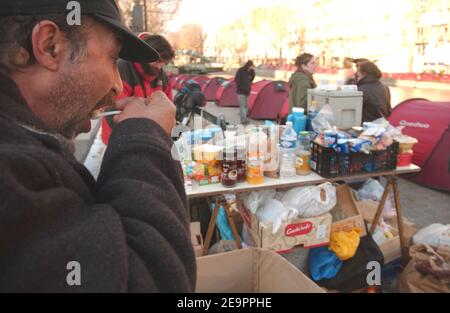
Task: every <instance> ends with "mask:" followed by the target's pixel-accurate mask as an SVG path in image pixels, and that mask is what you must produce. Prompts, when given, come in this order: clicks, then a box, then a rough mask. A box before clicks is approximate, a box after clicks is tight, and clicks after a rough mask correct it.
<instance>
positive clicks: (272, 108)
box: [248, 80, 289, 120]
mask: <svg viewBox="0 0 450 313" xmlns="http://www.w3.org/2000/svg"><path fill="white" fill-rule="evenodd" d="M288 90H289V85H288V83H287V82H284V81H270V80H266V81H262V82H258V83H257V84H255V86H254V87H252V93H253V92H256V95H254V94H252V102H253V103H252V104H251V106H250V105H249V115H248V116H249V117H250V118H252V119H255V120H262V119H270V120H275V119H277V118H278V116H279V114H280V111H281V108H282V106H283V103H284V102H285V100H286V98H287V97H288Z"/></svg>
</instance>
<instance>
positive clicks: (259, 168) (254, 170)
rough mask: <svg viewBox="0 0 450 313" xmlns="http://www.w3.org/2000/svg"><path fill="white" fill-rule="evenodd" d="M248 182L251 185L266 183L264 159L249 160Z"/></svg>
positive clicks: (252, 158)
mask: <svg viewBox="0 0 450 313" xmlns="http://www.w3.org/2000/svg"><path fill="white" fill-rule="evenodd" d="M247 182H248V183H249V184H251V185H260V184H263V183H264V158H261V157H250V158H248V160H247Z"/></svg>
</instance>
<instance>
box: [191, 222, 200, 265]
mask: <svg viewBox="0 0 450 313" xmlns="http://www.w3.org/2000/svg"><path fill="white" fill-rule="evenodd" d="M190 228H191V242H192V245H193V246H194V252H195V256H196V257H200V256H202V250H203V237H202V232H201V230H200V222H191V225H190Z"/></svg>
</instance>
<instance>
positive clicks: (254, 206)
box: [239, 189, 276, 214]
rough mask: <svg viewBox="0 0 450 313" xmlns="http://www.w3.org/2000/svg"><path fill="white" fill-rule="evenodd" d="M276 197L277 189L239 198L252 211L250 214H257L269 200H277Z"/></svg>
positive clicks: (243, 195)
mask: <svg viewBox="0 0 450 313" xmlns="http://www.w3.org/2000/svg"><path fill="white" fill-rule="evenodd" d="M275 195H276V191H275V189H270V190H263V191H254V192H251V193H246V194H241V195H240V196H239V197H240V199H241V200H242V202H243V203H244V205H245V207H246V208H247V209H248V210H250V212H252V213H253V214H256V211H257V210H258V208H259V207H260V206H262V205H263V204H264V203H265V202H266V201H268V200H269V199H273V198H275Z"/></svg>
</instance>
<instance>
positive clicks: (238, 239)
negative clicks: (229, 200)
mask: <svg viewBox="0 0 450 313" xmlns="http://www.w3.org/2000/svg"><path fill="white" fill-rule="evenodd" d="M224 206H225V211H226V215H227V219H228V224H230V228H231V232H232V233H233V237H234V241H235V242H236V246H237V248H238V249H242V244H241V237H239V233H238V231H237V229H236V224H234V220H233V216H231V211H230V208H229V206H228V205H224Z"/></svg>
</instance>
